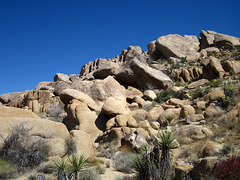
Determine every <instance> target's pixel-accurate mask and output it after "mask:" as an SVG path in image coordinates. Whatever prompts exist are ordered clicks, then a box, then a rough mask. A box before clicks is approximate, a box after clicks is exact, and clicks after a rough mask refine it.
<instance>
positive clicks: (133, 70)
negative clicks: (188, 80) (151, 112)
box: [116, 57, 172, 89]
mask: <svg viewBox="0 0 240 180" xmlns="http://www.w3.org/2000/svg"><path fill="white" fill-rule="evenodd" d="M116 79H117V80H118V81H120V82H124V83H125V84H128V85H137V86H139V87H141V88H147V86H148V84H151V85H154V86H155V87H156V88H161V89H166V88H167V87H168V86H169V84H171V83H172V80H171V79H170V78H169V77H168V76H167V75H165V74H164V73H163V72H162V71H160V70H156V69H153V68H151V67H150V66H148V64H147V63H145V62H142V61H141V59H139V58H137V57H130V58H128V59H126V61H125V62H124V64H123V65H122V66H121V68H120V69H119V70H118V71H117V72H116Z"/></svg>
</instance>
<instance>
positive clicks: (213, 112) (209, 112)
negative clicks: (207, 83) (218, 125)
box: [205, 103, 223, 117]
mask: <svg viewBox="0 0 240 180" xmlns="http://www.w3.org/2000/svg"><path fill="white" fill-rule="evenodd" d="M222 113H223V110H222V108H221V107H219V106H216V105H215V104H214V103H211V104H210V105H209V106H208V108H207V109H206V111H205V117H216V116H219V115H221V114H222Z"/></svg>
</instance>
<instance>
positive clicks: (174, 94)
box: [155, 90, 181, 103]
mask: <svg viewBox="0 0 240 180" xmlns="http://www.w3.org/2000/svg"><path fill="white" fill-rule="evenodd" d="M180 95H181V93H180V92H179V91H174V90H163V91H161V92H160V93H159V94H157V98H156V99H155V101H157V102H159V103H162V102H165V101H167V100H169V99H171V98H179V97H180Z"/></svg>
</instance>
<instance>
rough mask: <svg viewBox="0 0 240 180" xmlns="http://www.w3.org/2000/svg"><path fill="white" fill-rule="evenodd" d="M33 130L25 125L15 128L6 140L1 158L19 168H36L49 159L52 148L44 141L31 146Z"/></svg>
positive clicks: (0, 153)
mask: <svg viewBox="0 0 240 180" xmlns="http://www.w3.org/2000/svg"><path fill="white" fill-rule="evenodd" d="M31 129H32V128H26V127H25V126H24V123H21V124H19V125H16V126H14V127H13V128H12V129H11V130H10V132H9V134H8V136H7V138H6V139H4V144H3V147H2V149H1V150H0V157H2V158H3V159H6V160H9V161H11V162H13V163H14V164H16V165H18V166H19V167H34V166H37V165H39V164H40V163H42V162H43V161H44V160H45V159H46V158H47V156H48V153H49V150H50V148H49V146H48V145H46V143H45V142H44V141H43V140H42V139H39V140H38V141H36V142H34V143H31V144H30V142H31V136H30V131H31ZM20 169H21V168H20Z"/></svg>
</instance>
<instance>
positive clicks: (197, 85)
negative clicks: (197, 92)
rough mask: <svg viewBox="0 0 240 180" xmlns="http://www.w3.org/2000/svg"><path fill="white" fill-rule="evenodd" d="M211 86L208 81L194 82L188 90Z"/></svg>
mask: <svg viewBox="0 0 240 180" xmlns="http://www.w3.org/2000/svg"><path fill="white" fill-rule="evenodd" d="M209 84H210V81H209V80H207V79H200V80H198V81H195V82H192V83H190V84H189V85H188V88H189V89H193V88H196V87H199V86H207V85H209Z"/></svg>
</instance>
